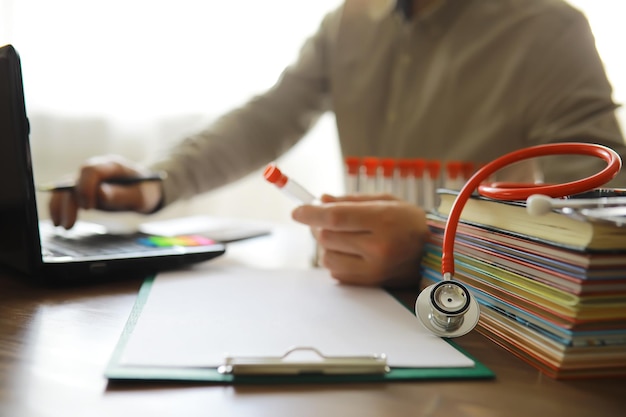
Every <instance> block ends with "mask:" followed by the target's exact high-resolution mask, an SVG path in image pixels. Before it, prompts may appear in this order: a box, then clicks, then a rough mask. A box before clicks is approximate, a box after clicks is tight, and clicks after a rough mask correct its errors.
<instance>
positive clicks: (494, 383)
mask: <svg viewBox="0 0 626 417" xmlns="http://www.w3.org/2000/svg"><path fill="white" fill-rule="evenodd" d="M299 232H302V230H299ZM289 233H291V232H288V233H286V234H285V232H284V231H282V230H278V231H277V233H275V234H274V235H273V236H272V237H270V238H258V239H253V240H250V241H248V242H241V243H238V244H234V245H232V246H230V247H229V249H228V255H227V256H226V257H224V259H221V260H219V262H231V261H242V260H243V261H245V262H246V263H249V264H253V265H257V266H259V267H262V268H265V267H276V266H281V265H286V266H296V265H298V266H306V264H307V263H308V260H309V253H311V252H310V251H309V249H310V248H311V245H309V246H307V245H306V244H305V245H304V246H295V247H293V246H290V247H291V250H290V251H285V250H284V248H285V246H284V243H285V242H286V241H288V236H289ZM215 261H216V262H217V261H218V260H215ZM211 262H214V261H211ZM141 282H142V279H141V278H137V279H133V280H130V281H126V282H116V283H108V284H99V285H96V286H85V287H73V288H64V289H45V288H40V287H36V286H33V285H31V284H28V283H25V282H23V281H21V280H18V279H17V278H16V277H14V276H11V275H10V274H8V273H7V272H6V271H5V272H0V416H6V417H26V416H59V417H72V416H90V417H92V416H116V417H119V416H151V417H154V416H185V417H191V416H243V415H246V416H271V417H280V416H299V417H303V416H352V415H355V416H360V417H365V416H445V417H463V416H472V417H475V416H507V417H511V416H524V417H528V416H537V417H539V416H542V417H543V416H547V417H553V416H564V417H575V416H581V417H582V416H584V417H589V416H603V417H606V416H623V415H626V379H612V380H610V379H604V380H589V381H555V380H552V379H550V378H547V377H544V376H543V375H542V374H541V373H539V372H538V371H536V370H535V369H534V368H532V367H530V366H529V365H526V364H525V363H523V362H522V361H520V360H519V359H517V358H516V357H514V356H513V355H511V354H509V353H507V352H506V351H504V350H503V349H501V348H499V347H498V346H496V345H494V344H493V343H491V342H489V341H488V340H486V339H485V338H484V337H482V336H481V335H479V334H478V333H476V332H473V333H470V334H469V335H467V336H464V337H462V338H459V339H457V341H458V343H459V345H460V346H462V347H463V348H464V349H466V350H467V351H468V352H469V353H470V354H472V355H474V356H475V357H476V358H477V359H478V360H479V361H481V362H483V363H484V364H486V365H487V366H488V367H490V368H491V369H492V370H494V371H495V373H496V375H497V377H496V379H495V380H489V381H471V380H470V381H438V382H433V381H421V382H402V383H392V384H369V383H365V384H345V385H285V386H219V385H209V384H204V385H198V384H195V385H194V384H113V385H111V384H107V381H106V379H105V378H103V376H102V373H103V370H104V368H105V366H106V364H107V362H108V360H109V358H110V355H111V353H112V352H113V349H114V347H115V345H116V343H117V341H118V338H119V336H120V333H121V331H122V329H123V327H124V324H125V322H126V320H127V318H128V315H129V313H130V311H131V308H132V306H133V303H134V301H135V296H136V293H137V290H138V289H139V287H140V285H141ZM416 295H417V294H414V293H408V292H405V293H403V294H402V296H404V297H408V298H409V299H411V300H413V299H415V297H416Z"/></svg>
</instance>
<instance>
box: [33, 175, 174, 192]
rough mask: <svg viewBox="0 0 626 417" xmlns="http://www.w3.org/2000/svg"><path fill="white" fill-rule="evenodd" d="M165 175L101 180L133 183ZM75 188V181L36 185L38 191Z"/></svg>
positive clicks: (126, 183) (124, 183)
mask: <svg viewBox="0 0 626 417" xmlns="http://www.w3.org/2000/svg"><path fill="white" fill-rule="evenodd" d="M166 176H167V175H166V174H165V173H164V172H158V173H154V174H149V175H142V176H137V177H117V178H107V179H105V180H103V181H102V182H103V183H106V184H114V185H133V184H139V183H142V182H149V181H163V180H164V179H165V177H166ZM74 188H76V183H75V182H66V183H55V184H47V185H40V186H37V190H38V191H44V192H54V191H72V190H74Z"/></svg>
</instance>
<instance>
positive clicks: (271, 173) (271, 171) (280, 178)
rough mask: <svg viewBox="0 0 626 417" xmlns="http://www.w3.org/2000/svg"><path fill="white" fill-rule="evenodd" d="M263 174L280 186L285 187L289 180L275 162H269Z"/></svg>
mask: <svg viewBox="0 0 626 417" xmlns="http://www.w3.org/2000/svg"><path fill="white" fill-rule="evenodd" d="M263 176H264V177H265V179H266V180H267V181H269V182H271V183H272V184H274V185H276V186H277V187H278V188H283V187H284V186H285V184H287V180H289V178H287V176H286V175H284V174H283V173H282V172H280V169H278V167H277V166H276V165H274V164H269V165H268V166H266V167H265V170H264V171H263Z"/></svg>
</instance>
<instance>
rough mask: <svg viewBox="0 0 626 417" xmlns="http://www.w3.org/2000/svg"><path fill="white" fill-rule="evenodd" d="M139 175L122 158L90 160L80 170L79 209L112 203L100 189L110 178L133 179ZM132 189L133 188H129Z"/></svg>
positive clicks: (77, 195)
mask: <svg viewBox="0 0 626 417" xmlns="http://www.w3.org/2000/svg"><path fill="white" fill-rule="evenodd" d="M137 175H139V171H138V170H137V169H135V168H134V167H133V166H132V165H131V164H130V162H128V161H126V160H124V159H123V158H121V157H116V156H105V157H102V156H100V157H95V158H91V159H89V160H88V161H87V162H86V163H85V164H84V165H83V166H82V167H81V169H80V175H79V177H78V180H77V181H76V191H75V192H76V200H77V202H78V205H79V207H81V208H84V209H94V208H100V207H98V203H99V202H102V203H103V204H104V206H108V205H109V204H110V203H109V202H107V201H106V197H107V193H106V192H104V193H103V190H102V188H101V187H100V185H101V183H102V182H103V181H105V180H106V179H108V178H119V177H132V176H137ZM129 188H132V187H129Z"/></svg>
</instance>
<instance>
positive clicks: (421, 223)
mask: <svg viewBox="0 0 626 417" xmlns="http://www.w3.org/2000/svg"><path fill="white" fill-rule="evenodd" d="M327 201H329V200H327ZM330 201H332V202H327V203H324V204H322V205H320V206H312V205H311V206H308V205H305V206H301V207H298V208H297V209H295V210H294V211H293V213H292V216H293V218H294V219H295V220H297V221H299V222H302V223H304V224H308V225H310V226H311V228H312V231H313V235H314V236H315V238H316V240H317V242H318V247H319V249H320V251H319V254H318V261H319V263H320V265H321V266H323V267H325V268H326V269H328V270H329V272H330V274H331V275H332V276H333V277H334V278H335V279H337V280H339V281H340V282H342V283H346V284H355V285H379V284H384V285H392V284H393V285H395V284H398V283H405V282H406V283H415V282H416V280H417V277H419V259H420V256H421V251H422V247H423V242H424V240H425V238H426V236H427V233H428V228H427V225H426V215H425V212H424V210H423V209H421V208H419V207H417V206H415V205H412V204H409V203H406V202H402V201H399V200H395V199H388V200H376V201H371V200H366V201H336V200H330Z"/></svg>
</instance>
